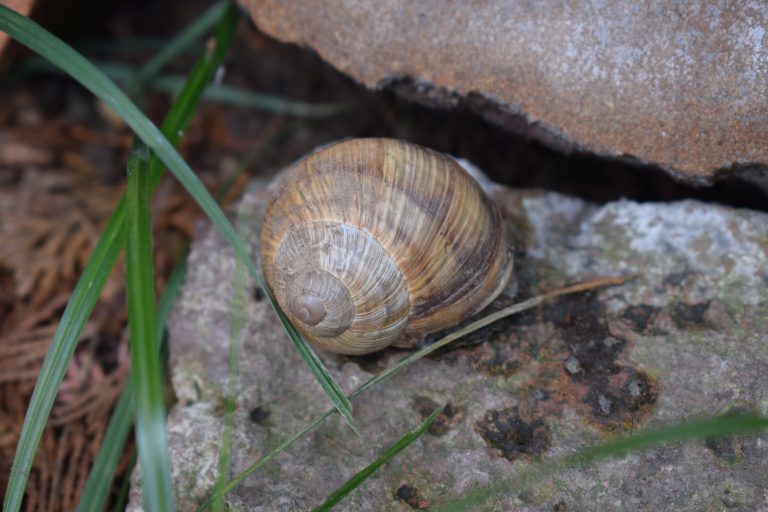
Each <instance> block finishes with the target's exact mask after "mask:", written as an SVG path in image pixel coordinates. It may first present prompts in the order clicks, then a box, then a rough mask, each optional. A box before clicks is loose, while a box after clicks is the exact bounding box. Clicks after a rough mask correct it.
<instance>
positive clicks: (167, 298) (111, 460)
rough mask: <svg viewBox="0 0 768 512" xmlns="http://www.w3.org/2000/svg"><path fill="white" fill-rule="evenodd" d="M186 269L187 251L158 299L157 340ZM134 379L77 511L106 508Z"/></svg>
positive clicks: (124, 434)
mask: <svg viewBox="0 0 768 512" xmlns="http://www.w3.org/2000/svg"><path fill="white" fill-rule="evenodd" d="M186 272H187V264H186V253H185V254H184V256H182V257H181V261H180V262H179V264H178V265H176V267H175V268H174V269H173V272H172V273H171V275H170V277H169V278H168V281H167V282H166V284H165V290H164V291H163V294H162V295H161V296H160V300H159V301H158V305H157V339H158V340H162V339H163V333H164V330H165V324H166V322H167V321H168V317H169V316H170V313H171V309H172V308H173V304H174V302H175V301H176V297H178V295H179V291H180V290H181V285H182V283H183V282H184V276H185V275H186ZM159 355H160V354H158V356H159ZM132 380H133V377H132V376H131V378H130V379H129V381H128V383H127V385H126V386H125V388H123V392H122V393H121V394H120V399H119V400H118V401H117V405H115V410H114V411H113V412H112V416H111V417H110V418H109V425H108V426H107V431H106V433H105V434H104V439H102V442H101V446H100V447H99V453H98V454H97V455H96V459H95V460H94V462H93V467H92V468H91V471H90V472H89V473H88V480H87V481H86V483H85V487H83V493H82V495H81V497H80V503H78V505H77V511H78V512H100V511H102V510H104V505H105V503H106V501H107V496H108V495H109V490H110V488H111V486H112V480H113V479H114V477H115V471H116V470H117V465H118V463H119V462H120V456H121V455H122V453H123V449H124V448H125V441H126V440H127V439H128V433H129V432H130V431H131V425H133V408H134V404H133V386H134V384H133V382H132ZM126 480H127V479H126Z"/></svg>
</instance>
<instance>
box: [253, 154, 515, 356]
mask: <svg viewBox="0 0 768 512" xmlns="http://www.w3.org/2000/svg"><path fill="white" fill-rule="evenodd" d="M259 251H260V258H261V264H262V269H263V272H264V277H265V280H266V282H267V285H268V287H269V289H270V291H271V292H272V294H273V295H274V296H275V299H276V300H277V302H278V304H279V305H280V307H281V309H283V311H284V312H285V314H286V315H287V316H288V318H289V319H290V320H291V322H292V323H293V324H294V326H295V327H296V328H297V329H298V331H299V332H300V333H301V334H302V335H303V336H304V337H305V339H306V340H308V341H309V342H310V343H312V344H314V345H316V346H318V347H320V348H323V349H325V350H328V351H331V352H336V353H341V354H366V353H369V352H374V351H377V350H380V349H382V348H384V347H386V346H388V345H390V344H394V345H395V346H399V347H409V346H414V345H415V344H416V343H418V342H419V341H421V340H423V339H424V338H425V337H426V336H427V335H428V334H430V333H434V332H437V331H441V330H445V329H448V328H450V327H452V326H454V325H456V324H458V323H459V322H461V321H462V320H464V319H466V318H468V317H470V316H472V315H474V314H476V313H478V312H479V311H480V310H482V309H483V308H485V307H486V306H487V305H488V304H490V303H491V302H492V301H493V300H494V299H495V298H496V297H497V296H498V295H499V294H500V293H501V292H502V291H503V289H504V288H505V286H506V285H507V283H508V281H509V280H510V277H511V275H512V267H513V255H512V251H511V250H510V248H509V244H508V242H507V235H506V230H505V227H504V224H503V223H502V219H501V215H500V213H499V211H498V209H497V208H496V206H495V205H494V204H493V203H492V202H491V200H490V199H488V198H487V197H486V196H485V195H484V193H483V191H482V189H481V188H480V186H479V185H478V184H477V182H475V181H474V179H473V178H472V177H470V176H469V175H468V174H467V173H466V171H464V170H463V169H462V168H461V166H459V164H458V163H456V161H455V160H453V159H452V158H451V157H449V156H446V155H443V154H441V153H437V152H435V151H432V150H429V149H426V148H423V147H420V146H417V145H415V144H410V143H406V142H402V141H398V140H394V139H351V140H346V141H343V142H339V143H336V144H333V145H331V146H328V147H326V148H324V149H322V150H320V151H318V152H316V153H313V154H311V155H309V156H307V157H305V158H304V159H302V160H300V161H298V162H297V163H295V164H293V165H292V166H291V167H289V168H288V169H286V170H285V171H284V173H283V175H282V178H281V180H280V181H279V183H278V185H277V187H276V191H275V193H274V195H273V197H272V198H271V200H270V201H269V203H268V205H267V208H266V211H265V213H264V217H263V221H262V227H261V232H260V237H259Z"/></svg>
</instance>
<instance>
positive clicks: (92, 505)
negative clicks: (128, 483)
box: [77, 379, 134, 512]
mask: <svg viewBox="0 0 768 512" xmlns="http://www.w3.org/2000/svg"><path fill="white" fill-rule="evenodd" d="M131 380H132V379H129V381H128V384H127V386H126V387H125V388H124V389H123V392H122V393H121V394H120V399H119V400H118V401H117V405H115V410H114V411H112V416H111V417H110V418H109V425H108V426H107V431H106V432H105V433H104V438H103V439H102V441H101V446H99V453H98V454H97V455H96V460H95V461H94V463H93V467H92V468H91V471H90V472H89V473H88V480H86V482H85V487H83V493H82V495H81V496H80V502H79V503H78V504H77V512H101V511H102V510H104V504H105V503H106V502H107V497H108V496H109V490H110V488H111V487H112V480H113V479H114V478H115V471H116V470H117V465H118V463H119V462H120V457H121V456H122V454H123V449H124V448H125V441H126V440H127V439H128V433H129V432H130V431H131V425H132V424H133V410H134V404H133V392H132V391H131V389H130V388H131V387H132V383H131Z"/></svg>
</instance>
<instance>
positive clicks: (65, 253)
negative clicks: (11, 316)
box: [0, 170, 120, 306]
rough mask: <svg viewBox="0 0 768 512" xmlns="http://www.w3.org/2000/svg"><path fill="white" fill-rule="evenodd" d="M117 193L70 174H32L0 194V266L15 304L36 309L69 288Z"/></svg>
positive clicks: (55, 172) (1, 190)
mask: <svg viewBox="0 0 768 512" xmlns="http://www.w3.org/2000/svg"><path fill="white" fill-rule="evenodd" d="M9 188H10V187H9ZM119 192H120V191H119V190H117V189H111V188H108V187H105V186H103V185H100V184H98V183H95V182H93V181H85V180H78V179H77V177H76V176H73V175H72V173H68V172H61V171H33V170H28V171H26V172H25V173H24V174H23V175H22V181H21V183H19V184H17V185H16V186H15V187H13V188H12V189H10V190H8V189H0V240H2V242H3V243H2V244H0V266H3V267H5V268H7V269H9V270H10V271H11V273H12V275H13V279H14V281H15V290H14V293H15V296H16V298H17V300H22V301H24V302H28V303H29V304H30V305H32V306H39V305H41V304H44V303H45V302H46V301H47V300H48V299H49V298H50V297H51V296H53V295H55V294H56V293H57V292H59V291H61V290H62V289H71V285H72V283H73V282H74V280H75V279H76V277H77V276H78V275H79V274H80V271H81V270H82V268H83V267H84V266H85V263H86V262H87V261H88V257H89V256H90V253H91V251H92V249H93V246H94V245H95V243H96V240H97V239H98V235H99V232H100V227H101V225H102V224H103V223H104V221H105V220H106V218H107V217H108V215H109V213H110V212H111V210H112V209H113V208H114V205H115V204H117V198H118V194H119Z"/></svg>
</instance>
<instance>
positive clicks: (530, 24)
mask: <svg viewBox="0 0 768 512" xmlns="http://www.w3.org/2000/svg"><path fill="white" fill-rule="evenodd" d="M241 3H242V4H243V5H244V6H245V7H246V8H247V9H248V10H249V11H250V14H251V17H252V19H253V20H254V23H256V25H257V26H258V27H259V28H260V29H261V30H263V31H264V32H266V33H267V34H269V35H271V36H273V37H275V38H277V39H279V40H281V41H287V42H292V43H298V44H302V45H307V46H309V47H311V48H312V49H314V50H315V51H316V52H317V53H319V54H320V56H321V57H322V58H323V59H325V60H327V61H328V62H329V63H330V64H332V65H333V66H335V67H336V68H338V69H340V70H341V71H343V72H345V73H347V74H349V75H350V76H352V77H353V78H355V79H356V80H358V81H360V82H362V83H363V84H365V85H367V86H368V87H373V88H381V87H384V86H388V85H394V86H395V87H396V88H398V89H399V90H400V91H401V92H404V93H405V94H407V95H409V96H412V97H415V98H417V99H419V100H421V101H423V102H427V103H432V104H439V105H442V106H448V107H451V106H455V105H458V104H466V105H468V106H470V107H472V108H475V109H476V110H478V111H479V112H481V113H482V114H483V115H484V116H485V117H486V118H488V119H490V120H492V121H494V122H497V123H499V124H501V125H503V126H506V127H508V128H509V129H511V130H513V131H516V132H518V133H525V134H526V135H527V136H530V137H533V138H536V139H538V140H540V141H543V142H544V143H546V144H548V145H550V146H553V147H556V148H560V149H566V150H579V151H581V150H586V151H591V152H594V153H597V154H600V155H607V156H613V157H622V158H624V157H629V158H631V159H637V160H640V161H642V162H646V163H654V164H658V165H660V166H662V167H664V168H665V169H667V170H668V171H671V172H672V173H673V174H675V175H676V176H678V177H680V178H684V179H686V180H687V181H692V182H708V181H711V180H712V179H713V178H715V177H717V176H718V175H720V174H723V173H727V172H729V171H733V170H738V169H747V168H759V169H762V170H763V171H765V169H766V165H768V102H767V101H766V96H765V94H766V93H765V91H766V90H768V32H766V27H768V5H767V4H765V3H764V2H758V1H755V0H750V1H744V2H738V3H736V4H733V5H731V4H728V5H725V4H722V5H714V4H707V5H699V4H695V5H694V4H690V3H686V2H682V1H677V2H673V3H670V4H664V7H662V6H661V5H660V4H658V2H649V1H644V2H623V3H622V2H619V3H611V4H609V5H606V4H605V3H604V2H598V1H594V0H593V1H590V2H571V3H569V4H567V5H565V4H564V5H558V6H554V5H553V4H551V3H548V2H519V1H517V0H498V1H495V2H481V3H478V2H464V1H461V0H449V1H447V2H446V1H444V0H424V1H419V2H413V1H409V0H386V1H380V2H367V1H361V0H352V1H350V0H311V1H310V0H303V1H302V0H299V1H293V2H282V1H276V0H241ZM750 174H751V173H750Z"/></svg>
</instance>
